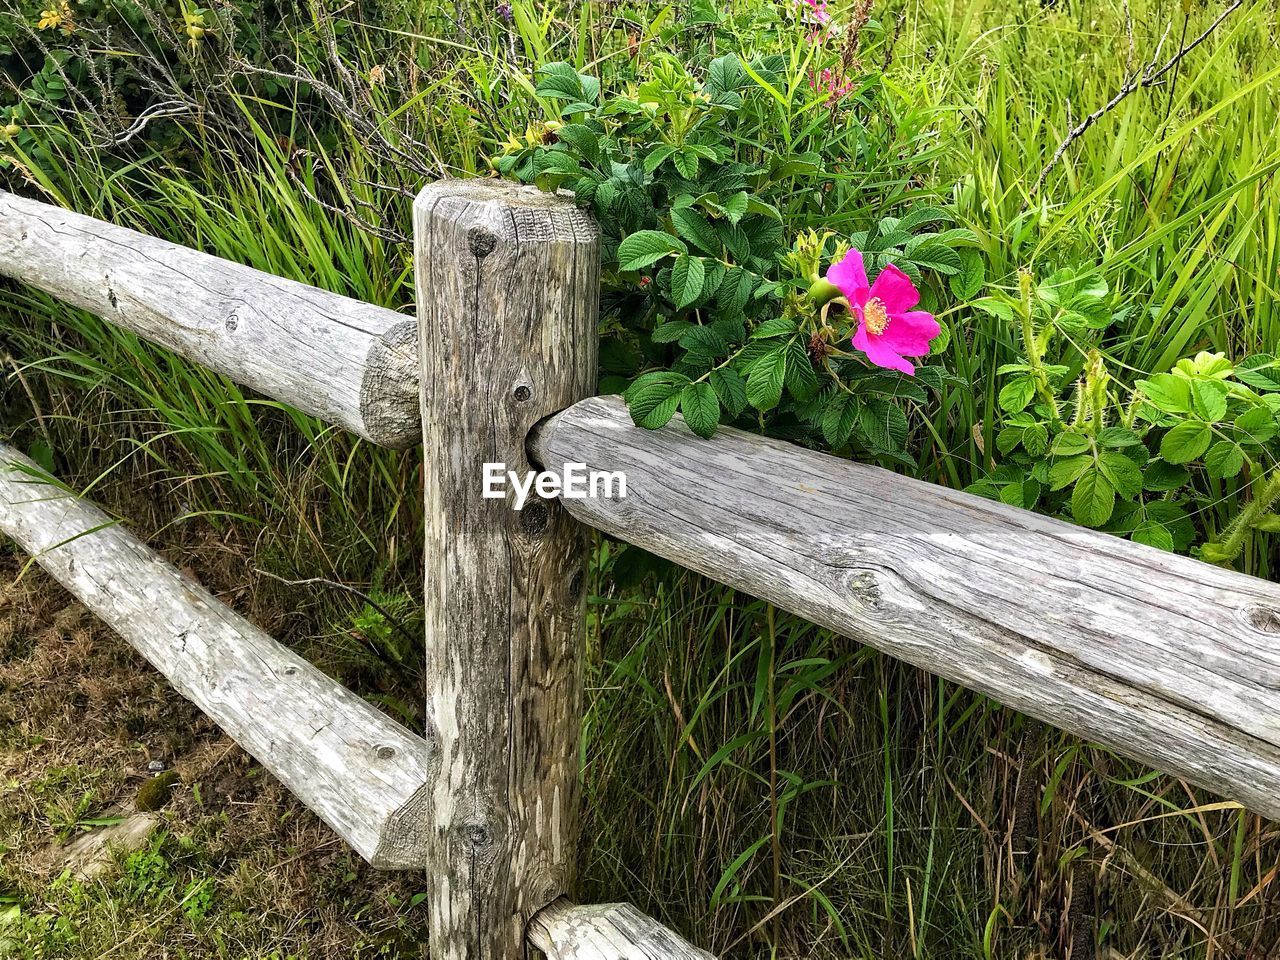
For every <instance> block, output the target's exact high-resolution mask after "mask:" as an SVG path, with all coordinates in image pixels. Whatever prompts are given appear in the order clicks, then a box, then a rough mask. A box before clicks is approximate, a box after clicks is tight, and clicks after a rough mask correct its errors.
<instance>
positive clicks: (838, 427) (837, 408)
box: [822, 391, 862, 449]
mask: <svg viewBox="0 0 1280 960" xmlns="http://www.w3.org/2000/svg"><path fill="white" fill-rule="evenodd" d="M861 409H862V404H861V403H859V402H858V398H857V397H855V396H853V395H852V394H849V393H845V392H843V391H841V392H840V393H837V394H836V395H835V396H834V397H832V398H831V402H830V403H828V404H827V408H826V409H825V410H824V411H823V412H822V436H823V439H825V440H826V441H827V443H828V444H829V445H830V446H831V447H832V448H833V449H839V448H840V447H843V446H844V445H845V444H846V443H848V442H849V437H850V436H851V435H852V433H853V428H854V425H855V424H856V423H857V422H858V416H859V414H860V413H861Z"/></svg>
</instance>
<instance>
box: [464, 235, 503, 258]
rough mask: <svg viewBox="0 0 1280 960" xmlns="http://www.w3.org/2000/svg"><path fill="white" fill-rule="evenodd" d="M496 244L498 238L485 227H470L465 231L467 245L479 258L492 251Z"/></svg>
mask: <svg viewBox="0 0 1280 960" xmlns="http://www.w3.org/2000/svg"><path fill="white" fill-rule="evenodd" d="M497 245H498V238H497V237H495V236H494V235H493V231H492V230H490V229H488V228H487V227H472V228H471V229H470V230H468V231H467V247H468V249H470V251H471V252H472V253H473V254H475V255H476V256H477V257H479V258H480V259H481V260H483V259H484V258H485V257H487V256H488V255H489V254H491V253H493V248H494V247H496V246H497Z"/></svg>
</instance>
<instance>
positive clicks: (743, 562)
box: [531, 397, 1280, 817]
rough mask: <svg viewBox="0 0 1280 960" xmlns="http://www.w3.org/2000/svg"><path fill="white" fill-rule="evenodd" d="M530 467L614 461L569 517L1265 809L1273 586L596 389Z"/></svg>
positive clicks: (548, 438)
mask: <svg viewBox="0 0 1280 960" xmlns="http://www.w3.org/2000/svg"><path fill="white" fill-rule="evenodd" d="M531 450H532V452H533V455H534V457H535V459H537V460H539V461H540V462H541V463H543V464H544V465H548V466H555V467H558V466H559V465H560V464H563V463H566V462H585V463H586V464H587V467H588V468H589V469H594V470H622V471H625V473H626V475H627V493H628V496H627V498H626V499H625V500H604V499H596V500H591V499H587V500H566V501H564V506H565V508H566V509H567V510H568V511H569V513H571V514H572V515H573V516H575V517H577V518H578V519H579V520H582V521H583V522H585V523H588V524H590V525H592V526H594V527H597V528H599V529H601V530H604V531H605V532H607V533H610V534H612V535H614V536H616V537H619V538H620V539H623V540H626V541H628V542H630V543H634V544H636V545H638V546H640V547H643V548H644V549H646V550H650V551H652V552H654V553H656V554H659V555H661V556H663V557H666V558H668V559H670V560H674V561H676V562H677V563H680V564H682V565H684V566H686V567H690V568H691V569H693V570H696V571H698V572H699V573H703V574H705V575H707V576H709V577H712V578H714V579H716V580H720V581H722V582H724V583H727V584H729V585H730V586H733V587H736V588H738V589H740V590H743V591H745V592H747V593H750V594H753V595H755V596H757V597H760V598H762V599H764V600H768V601H770V602H772V603H774V604H776V605H777V606H779V607H781V608H783V609H785V610H789V611H791V612H793V613H796V614H799V615H800V616H803V617H806V618H808V619H809V620H812V621H813V622H814V623H817V624H820V625H821V626H824V627H829V628H831V629H833V630H836V631H838V632H839V633H842V634H844V635H845V636H848V637H852V638H854V639H855V640H858V641H861V642H864V643H867V644H869V645H870V646H873V647H875V648H877V649H879V650H882V651H884V652H885V653H888V654H890V655H892V656H895V657H898V658H899V659H902V660H906V661H908V662H909V663H913V664H915V665H916V666H919V667H922V668H924V669H926V670H928V671H930V672H932V673H936V674H939V675H940V676H943V677H945V678H947V679H948V680H952V681H954V682H956V683H959V684H962V685H964V686H966V687H969V688H971V689H974V690H978V691H980V692H982V693H985V694H988V695H990V696H991V697H993V698H995V699H996V700H999V701H1000V702H1001V703H1004V704H1007V705H1008V706H1011V707H1014V708H1016V709H1018V710H1021V711H1023V712H1025V713H1028V714H1030V715H1031V716H1033V717H1037V718H1039V719H1041V720H1044V721H1047V722H1049V723H1052V724H1054V725H1055V726H1058V727H1061V728H1063V729H1065V730H1068V731H1070V732H1072V733H1075V734H1077V735H1079V736H1082V737H1085V738H1086V739H1089V740H1092V741H1096V742H1098V743H1101V744H1104V745H1106V746H1108V747H1111V748H1113V749H1115V750H1116V751H1117V752H1119V753H1122V754H1124V755H1126V756H1129V757H1132V758H1135V759H1137V760H1141V761H1143V762H1145V763H1148V764H1150V765H1151V766H1153V767H1156V768H1158V769H1161V770H1164V771H1167V772H1169V773H1172V774H1175V775H1177V776H1180V777H1184V778H1186V779H1187V780H1189V781H1191V782H1193V783H1197V784H1199V785H1201V786H1203V787H1207V788H1209V789H1210V790H1213V791H1215V792H1216V793H1219V794H1221V795H1223V796H1225V797H1228V798H1230V799H1232V800H1237V801H1239V802H1241V803H1243V804H1244V805H1246V806H1248V807H1249V808H1251V809H1253V810H1255V811H1257V812H1259V813H1262V814H1265V815H1267V816H1270V817H1280V586H1278V585H1276V584H1274V583H1270V582H1268V581H1265V580H1260V579H1257V578H1255V577H1250V576H1246V575H1244V574H1241V573H1236V572H1234V571H1231V570H1225V569H1222V568H1219V567H1215V566H1211V565H1209V564H1205V563H1202V562H1200V561H1198V560H1193V559H1190V558H1187V557H1180V556H1176V555H1174V554H1172V553H1166V552H1164V551H1160V550H1157V549H1154V548H1152V547H1146V546H1143V545H1141V544H1136V543H1131V542H1129V541H1127V540H1123V539H1121V538H1119V537H1115V536H1112V535H1109V534H1105V533H1099V532H1096V531H1092V530H1087V529H1085V528H1083V527H1078V526H1074V525H1072V524H1069V523H1065V522H1063V521H1060V520H1054V519H1051V518H1048V517H1043V516H1040V515H1038V514H1035V513H1031V512H1029V511H1026V510H1020V509H1018V508H1016V507H1010V506H1007V505H1005V504H1002V503H995V502H992V501H989V500H985V499H982V498H979V497H976V496H972V495H970V494H966V493H962V492H959V491H956V490H951V489H948V488H945V487H940V486H936V485H933V484H929V483H925V482H922V481H919V480H914V479H911V478H908V477H903V476H898V475H896V474H893V473H890V472H889V471H886V470H882V469H880V468H878V467H873V466H868V465H866V464H859V463H851V462H849V461H846V460H841V459H838V458H836V457H832V456H828V455H825V454H821V453H815V452H813V451H811V450H806V449H804V448H801V447H798V446H794V445H791V444H786V443H782V442H780V441H776V440H769V439H765V438H762V437H759V436H756V435H754V434H749V433H744V432H742V431H739V430H733V429H724V430H721V431H720V432H718V433H717V434H716V436H715V438H714V439H712V440H710V441H704V440H700V439H698V438H696V437H694V436H693V435H692V434H690V433H689V432H688V430H687V429H686V428H685V427H684V425H683V422H682V421H681V420H680V419H679V418H677V419H676V421H674V422H673V424H672V425H670V426H668V427H666V428H664V429H662V430H659V431H648V430H643V429H641V428H639V427H636V426H635V425H633V424H632V422H631V418H630V416H629V415H628V414H627V411H626V409H625V407H624V405H623V403H622V401H621V400H620V399H618V398H616V397H614V398H606V397H598V398H594V399H591V400H587V401H584V402H582V403H579V404H577V405H575V406H574V407H572V408H570V409H569V410H566V411H565V412H563V413H560V414H559V415H557V416H555V417H552V418H551V419H550V420H549V421H547V422H546V423H544V424H542V425H541V426H540V427H539V428H538V430H537V431H536V433H535V435H534V437H533V438H532V440H531Z"/></svg>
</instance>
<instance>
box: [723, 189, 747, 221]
mask: <svg viewBox="0 0 1280 960" xmlns="http://www.w3.org/2000/svg"><path fill="white" fill-rule="evenodd" d="M720 208H721V209H722V210H723V211H724V215H725V217H727V218H728V220H729V222H730V223H737V222H738V221H739V220H741V219H742V218H743V217H744V216H745V215H746V213H747V192H746V191H745V190H739V191H738V192H737V193H735V194H733V196H731V197H729V199H727V200H725V201H724V203H722V204H721V205H720Z"/></svg>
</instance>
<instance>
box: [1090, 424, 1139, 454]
mask: <svg viewBox="0 0 1280 960" xmlns="http://www.w3.org/2000/svg"><path fill="white" fill-rule="evenodd" d="M1098 444H1099V445H1100V446H1103V447H1106V448H1108V449H1110V450H1120V449H1123V448H1125V447H1140V446H1142V438H1141V437H1140V436H1138V434H1137V433H1136V432H1134V431H1133V430H1130V429H1129V428H1128V427H1106V428H1105V429H1104V430H1103V431H1102V432H1101V433H1099V434H1098Z"/></svg>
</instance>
